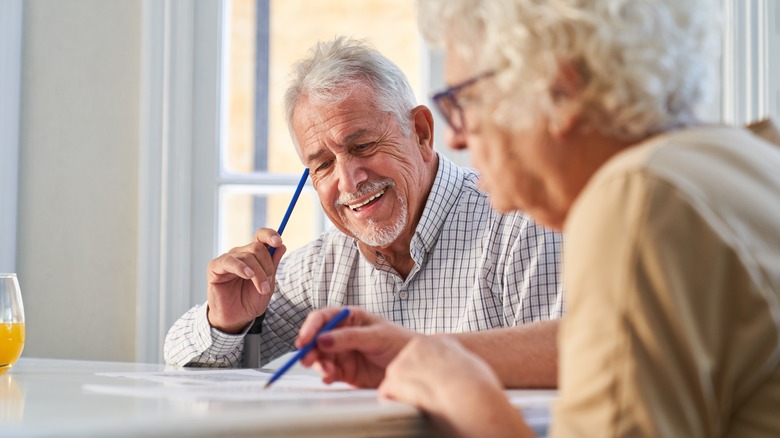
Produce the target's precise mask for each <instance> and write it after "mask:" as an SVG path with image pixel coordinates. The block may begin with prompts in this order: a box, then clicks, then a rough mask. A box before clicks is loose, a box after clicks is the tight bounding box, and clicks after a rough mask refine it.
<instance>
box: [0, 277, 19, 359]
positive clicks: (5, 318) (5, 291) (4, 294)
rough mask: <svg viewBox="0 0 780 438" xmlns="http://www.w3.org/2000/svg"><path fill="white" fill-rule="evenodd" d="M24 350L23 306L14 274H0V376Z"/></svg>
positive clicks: (17, 281)
mask: <svg viewBox="0 0 780 438" xmlns="http://www.w3.org/2000/svg"><path fill="white" fill-rule="evenodd" d="M22 348H24V306H23V305H22V292H21V290H19V280H17V279H16V274H2V273H0V374H4V373H5V372H6V371H8V370H9V369H11V367H12V366H13V364H14V363H16V360H17V359H19V356H21V355H22Z"/></svg>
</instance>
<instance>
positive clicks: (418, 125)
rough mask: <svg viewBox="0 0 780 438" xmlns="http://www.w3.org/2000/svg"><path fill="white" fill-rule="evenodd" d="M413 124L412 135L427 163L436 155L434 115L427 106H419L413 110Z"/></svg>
mask: <svg viewBox="0 0 780 438" xmlns="http://www.w3.org/2000/svg"><path fill="white" fill-rule="evenodd" d="M412 122H413V123H414V132H412V135H413V136H414V137H415V139H416V140H417V145H418V146H419V147H420V152H421V153H422V156H423V158H424V159H425V161H426V162H427V161H428V160H430V159H432V158H433V157H434V156H435V155H436V154H435V153H434V152H433V114H431V110H429V109H428V107H426V106H425V105H418V106H416V107H415V108H413V109H412Z"/></svg>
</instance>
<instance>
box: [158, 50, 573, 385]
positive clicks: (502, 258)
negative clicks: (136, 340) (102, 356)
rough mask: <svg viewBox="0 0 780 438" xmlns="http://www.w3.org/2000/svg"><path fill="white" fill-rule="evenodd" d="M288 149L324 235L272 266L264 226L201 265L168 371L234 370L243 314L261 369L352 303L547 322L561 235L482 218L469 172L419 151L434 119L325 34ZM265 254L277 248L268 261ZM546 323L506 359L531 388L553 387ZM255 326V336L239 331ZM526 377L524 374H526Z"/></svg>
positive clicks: (511, 219)
mask: <svg viewBox="0 0 780 438" xmlns="http://www.w3.org/2000/svg"><path fill="white" fill-rule="evenodd" d="M285 105H286V111H287V122H288V126H289V128H290V132H291V134H292V137H293V140H294V143H295V145H296V147H297V148H298V152H299V155H300V157H301V160H302V162H303V163H304V165H305V166H307V167H308V168H309V169H310V174H311V180H312V183H313V185H314V188H315V189H316V190H317V194H318V195H319V198H320V201H321V203H322V207H323V209H324V210H325V212H326V213H327V215H328V217H329V218H330V219H331V221H332V222H333V224H334V225H335V226H336V229H335V230H331V231H328V232H325V233H324V234H322V235H321V236H320V237H319V238H318V239H316V240H315V241H313V242H311V243H310V244H308V245H307V246H306V247H304V248H302V249H301V250H299V251H296V252H295V253H292V254H290V255H289V256H287V257H285V258H284V260H283V261H282V255H283V254H284V251H285V248H284V246H283V245H282V241H281V238H280V236H279V235H278V234H276V233H275V232H274V231H273V230H270V229H260V230H258V232H257V234H256V236H255V241H254V242H252V243H250V244H248V245H246V246H243V247H240V248H235V249H233V250H231V251H230V252H228V253H227V254H223V255H221V256H219V257H218V258H216V259H214V260H213V261H212V262H211V263H210V264H209V266H208V302H207V303H206V304H205V305H200V306H195V307H194V308H193V309H191V310H190V311H188V312H187V313H186V314H185V315H184V316H183V317H182V318H180V319H179V320H178V321H177V322H176V323H175V324H174V325H173V327H172V328H171V329H170V331H169V333H168V336H167V337H166V341H165V359H166V362H167V363H169V364H177V365H193V366H237V365H239V364H240V363H241V356H242V351H243V345H244V344H243V342H242V341H243V339H244V336H245V335H246V334H247V332H248V331H249V330H250V327H252V326H253V325H252V321H253V320H255V318H256V317H258V316H261V317H262V325H259V327H258V325H254V327H256V328H259V330H257V331H259V334H257V335H256V336H253V338H255V337H256V338H259V339H257V340H256V341H251V342H256V343H257V346H259V351H260V357H261V363H264V362H267V361H269V360H271V359H273V358H275V357H277V356H279V355H281V354H283V353H286V352H289V351H291V350H293V349H294V344H293V342H294V339H295V337H296V334H297V332H298V329H299V328H300V326H301V324H302V323H303V321H304V319H305V318H306V315H307V314H308V313H309V312H310V311H311V310H313V309H318V308H322V307H326V306H340V305H354V306H360V307H362V308H364V309H366V310H368V311H370V312H372V313H375V314H378V315H382V316H383V317H385V318H387V319H389V320H391V321H393V322H395V323H397V324H399V325H400V326H402V327H405V328H407V329H410V330H413V331H415V332H420V333H441V332H471V331H479V330H486V329H491V328H495V327H506V326H515V325H519V324H525V323H531V322H536V321H543V320H549V319H554V318H557V317H559V316H560V315H561V312H562V296H561V294H560V288H559V284H558V280H557V278H558V254H559V245H560V235H558V234H556V233H554V232H551V231H549V230H545V229H544V228H542V227H540V226H538V225H536V224H534V223H533V222H531V221H530V220H529V219H528V218H527V216H525V215H524V214H517V213H515V214H509V215H502V214H498V213H495V212H493V211H492V210H491V209H490V205H489V200H488V198H487V197H486V196H485V194H483V193H482V192H480V191H479V190H478V188H477V175H476V173H475V172H473V171H471V170H466V169H462V168H459V167H457V166H455V165H454V164H453V163H452V162H450V161H449V160H447V159H446V158H444V157H442V156H440V155H438V154H437V153H436V152H435V151H434V148H433V121H432V116H431V112H430V111H429V110H428V108H426V107H425V106H421V105H420V106H415V98H414V94H413V93H412V90H411V87H410V86H409V84H408V81H407V80H406V78H405V76H404V75H403V73H402V72H401V71H400V70H399V69H398V68H397V67H396V66H395V65H394V64H393V63H392V62H390V61H389V60H388V59H387V58H385V57H384V56H382V55H381V54H379V53H378V52H377V51H375V50H373V49H371V48H369V47H367V46H366V45H364V44H363V43H361V42H357V41H354V40H348V39H344V38H338V39H336V40H334V41H330V42H327V43H321V44H319V45H317V46H316V47H315V48H314V49H313V50H312V52H310V57H309V58H307V59H304V60H302V61H300V62H299V63H297V64H296V65H295V67H294V69H293V72H292V83H291V86H290V88H289V89H288V91H287V93H286V96H285ZM268 247H274V248H277V250H276V251H275V254H274V255H273V257H272V256H271V255H269V252H268ZM556 330H557V323H555V322H552V323H547V324H544V323H543V324H542V327H541V328H540V327H537V326H533V327H532V328H529V337H528V340H527V341H526V342H524V343H523V344H522V345H516V346H514V347H513V348H515V349H518V350H519V351H523V350H525V351H527V352H528V353H529V355H530V356H533V357H535V358H537V359H538V360H535V361H533V363H531V364H529V373H528V376H529V380H528V381H529V384H533V385H536V386H551V385H554V384H555V381H554V378H555V369H556V368H555V362H556V357H555V346H554V338H555V332H556ZM253 331H255V330H253ZM531 368H533V369H531Z"/></svg>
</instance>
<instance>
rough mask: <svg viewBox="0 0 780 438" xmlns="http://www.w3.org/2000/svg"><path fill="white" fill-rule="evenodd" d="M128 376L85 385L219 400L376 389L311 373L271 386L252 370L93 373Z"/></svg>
mask: <svg viewBox="0 0 780 438" xmlns="http://www.w3.org/2000/svg"><path fill="white" fill-rule="evenodd" d="M96 374H97V375H98V376H103V377H112V378H117V379H124V380H127V379H130V380H132V381H135V382H134V383H135V384H130V385H129V384H122V383H126V382H119V381H118V382H117V384H116V385H114V384H105V385H104V384H87V385H84V386H83V388H84V389H85V390H87V391H92V392H100V393H105V394H115V395H130V396H136V397H147V398H175V399H207V400H223V401H253V400H301V399H322V398H336V397H353V398H354V397H367V398H376V391H374V390H366V389H356V388H353V387H352V386H350V385H347V384H345V383H334V384H331V385H327V384H325V383H323V382H322V380H321V379H320V378H319V377H317V376H314V375H295V374H289V375H286V376H284V378H282V379H279V380H278V381H276V382H275V383H274V384H273V386H271V387H270V388H268V389H264V388H263V386H264V385H265V383H266V382H267V381H268V380H269V379H270V378H271V375H272V374H271V373H266V372H263V371H258V370H253V369H211V370H186V371H166V372H147V373H138V372H136V373H96Z"/></svg>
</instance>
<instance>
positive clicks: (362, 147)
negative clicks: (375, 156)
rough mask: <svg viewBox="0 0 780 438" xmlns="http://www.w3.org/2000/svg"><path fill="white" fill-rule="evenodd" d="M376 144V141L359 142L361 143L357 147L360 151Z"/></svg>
mask: <svg viewBox="0 0 780 438" xmlns="http://www.w3.org/2000/svg"><path fill="white" fill-rule="evenodd" d="M375 144H376V142H371V143H363V144H359V145H357V146H356V147H355V149H357V150H359V151H362V150H366V149H368V148H370V147H371V146H373V145H375Z"/></svg>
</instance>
